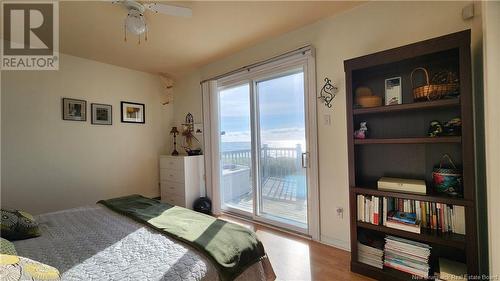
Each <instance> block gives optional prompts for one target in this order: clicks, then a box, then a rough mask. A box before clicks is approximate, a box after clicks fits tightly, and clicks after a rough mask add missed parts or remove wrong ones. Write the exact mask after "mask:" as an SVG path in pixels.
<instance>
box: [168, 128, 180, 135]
mask: <svg viewBox="0 0 500 281" xmlns="http://www.w3.org/2000/svg"><path fill="white" fill-rule="evenodd" d="M170 134H172V135H177V134H179V131H178V130H177V127H172V129H171V130H170Z"/></svg>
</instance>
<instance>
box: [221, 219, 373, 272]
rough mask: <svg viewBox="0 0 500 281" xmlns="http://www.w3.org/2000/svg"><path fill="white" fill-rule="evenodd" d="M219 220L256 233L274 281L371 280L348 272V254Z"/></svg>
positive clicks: (276, 232)
mask: <svg viewBox="0 0 500 281" xmlns="http://www.w3.org/2000/svg"><path fill="white" fill-rule="evenodd" d="M220 218H221V219H224V220H227V221H230V222H234V223H237V224H240V225H243V226H245V227H247V228H249V229H252V230H254V231H255V232H256V233H257V236H258V237H259V239H260V240H261V241H262V243H263V244H264V248H265V249H266V252H267V255H268V257H269V260H270V261H271V264H272V266H273V269H274V272H275V274H276V276H277V280H287V281H302V280H304V281H305V280H328V281H330V280H332V281H333V280H340V281H342V280H372V279H370V278H367V277H364V276H361V275H358V274H355V273H352V272H350V270H349V267H350V266H349V261H350V253H349V252H347V251H343V250H339V249H336V248H333V247H330V246H326V245H323V244H321V243H317V242H314V241H310V240H307V239H304V238H301V237H298V236H295V235H292V234H287V233H284V232H281V231H278V230H274V229H272V228H268V227H264V226H261V225H256V224H253V223H251V222H247V221H243V220H240V219H236V218H233V217H229V216H221V217H220Z"/></svg>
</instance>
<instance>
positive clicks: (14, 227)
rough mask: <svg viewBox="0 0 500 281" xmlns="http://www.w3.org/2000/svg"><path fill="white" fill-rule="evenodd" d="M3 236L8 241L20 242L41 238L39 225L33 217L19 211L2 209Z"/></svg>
mask: <svg viewBox="0 0 500 281" xmlns="http://www.w3.org/2000/svg"><path fill="white" fill-rule="evenodd" d="M1 216H2V223H1V225H2V231H1V233H0V234H1V236H2V237H3V238H5V239H7V240H10V241H12V240H20V239H26V238H32V237H37V236H40V230H39V229H38V224H37V223H36V222H35V219H34V218H33V216H32V215H30V214H28V213H26V212H23V211H17V210H6V209H1Z"/></svg>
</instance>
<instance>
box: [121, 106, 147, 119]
mask: <svg viewBox="0 0 500 281" xmlns="http://www.w3.org/2000/svg"><path fill="white" fill-rule="evenodd" d="M121 113H122V123H141V124H144V123H145V120H144V116H145V115H146V114H145V106H144V104H143V103H135V102H126V101H122V102H121Z"/></svg>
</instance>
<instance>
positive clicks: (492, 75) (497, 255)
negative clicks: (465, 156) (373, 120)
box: [483, 2, 500, 278]
mask: <svg viewBox="0 0 500 281" xmlns="http://www.w3.org/2000/svg"><path fill="white" fill-rule="evenodd" d="M483 26H484V108H485V112H484V116H485V138H486V165H487V168H486V173H487V174H486V178H487V186H488V190H487V196H488V213H489V214H490V215H489V216H488V229H489V250H490V274H491V275H493V276H495V275H496V276H497V278H498V277H499V276H500V241H499V237H500V221H499V220H498V216H499V215H500V213H499V211H498V199H499V198H500V174H499V173H498V172H499V171H500V146H499V144H500V125H499V120H500V111H499V108H500V95H499V93H500V92H499V89H500V79H499V78H500V2H485V3H484V7H483Z"/></svg>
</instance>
